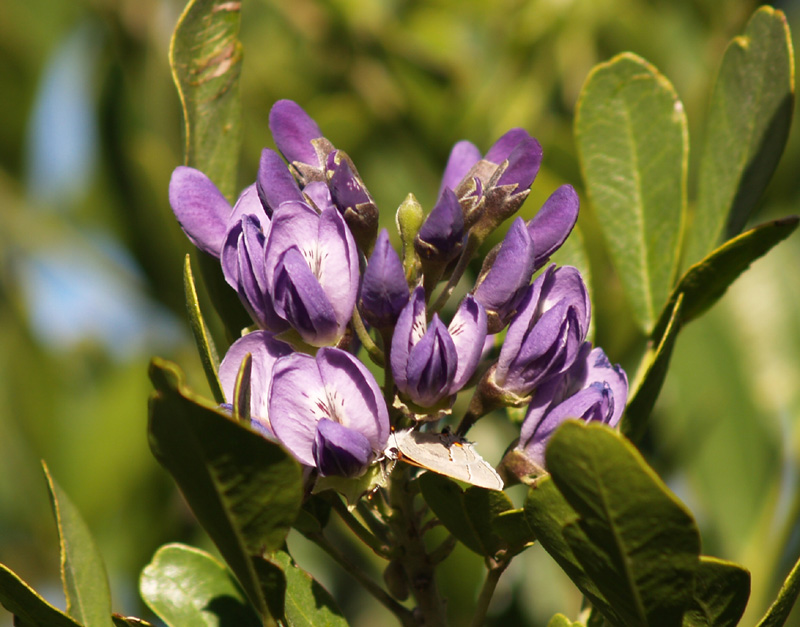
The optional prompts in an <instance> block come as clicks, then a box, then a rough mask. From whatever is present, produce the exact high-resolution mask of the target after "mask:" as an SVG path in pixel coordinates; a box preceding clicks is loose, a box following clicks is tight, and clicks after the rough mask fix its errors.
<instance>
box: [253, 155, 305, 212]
mask: <svg viewBox="0 0 800 627" xmlns="http://www.w3.org/2000/svg"><path fill="white" fill-rule="evenodd" d="M256 187H257V188H258V197H259V198H260V199H261V202H262V204H263V205H264V207H265V208H266V210H267V211H268V212H270V213H271V212H272V211H274V210H275V209H276V208H277V207H278V206H279V205H280V204H281V203H283V202H286V201H289V200H295V201H299V202H303V201H304V199H303V194H301V193H300V187H299V186H298V185H297V181H295V180H294V177H293V176H292V173H291V172H289V168H288V167H287V166H286V162H285V161H284V160H283V159H281V156H280V155H279V154H278V153H277V152H275V151H274V150H270V149H269V148H264V150H262V151H261V160H260V161H259V164H258V178H257V179H256Z"/></svg>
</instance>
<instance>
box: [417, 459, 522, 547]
mask: <svg viewBox="0 0 800 627" xmlns="http://www.w3.org/2000/svg"><path fill="white" fill-rule="evenodd" d="M419 486H420V490H421V491H422V496H423V497H424V499H425V502H426V503H427V504H428V507H430V508H431V510H432V511H433V513H434V514H436V516H437V518H439V520H440V521H441V522H442V524H443V525H444V526H445V527H446V528H447V530H448V531H449V532H450V533H452V534H453V535H454V536H455V537H456V538H457V539H458V540H459V541H460V542H462V543H463V544H464V545H465V546H466V547H467V548H469V549H470V550H472V551H474V552H475V553H477V554H478V555H485V556H492V555H494V554H495V553H497V551H499V550H500V549H502V548H505V547H506V546H507V545H506V542H505V541H504V540H503V538H502V537H500V536H499V535H498V534H497V532H496V531H495V530H494V527H493V522H494V519H495V518H497V517H498V516H499V515H500V514H501V513H502V512H505V511H508V510H511V509H513V507H514V506H513V505H512V503H511V501H510V500H509V498H508V497H507V496H506V494H505V493H504V492H501V491H499V490H486V489H484V488H478V487H474V486H473V487H470V488H467V490H466V491H463V490H462V489H461V488H460V487H459V485H458V484H457V483H456V482H455V481H453V480H451V479H448V478H447V477H445V476H443V475H439V474H437V473H433V472H426V473H424V474H422V475H420V477H419Z"/></svg>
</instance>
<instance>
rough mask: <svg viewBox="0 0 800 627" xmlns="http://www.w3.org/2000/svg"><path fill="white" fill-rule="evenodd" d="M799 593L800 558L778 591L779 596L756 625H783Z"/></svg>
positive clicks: (771, 626)
mask: <svg viewBox="0 0 800 627" xmlns="http://www.w3.org/2000/svg"><path fill="white" fill-rule="evenodd" d="M799 594H800V559H798V560H797V562H795V564H794V567H793V568H792V572H790V573H789V576H788V577H786V580H785V581H784V582H783V585H782V586H781V589H780V592H778V597H777V598H776V599H775V600H774V601H773V602H772V605H770V607H769V609H768V610H767V613H766V614H765V615H764V618H762V619H761V620H760V621H759V622H758V625H756V627H781V626H782V625H783V624H784V623H785V622H786V619H787V618H789V612H791V611H792V608H793V607H794V604H795V601H797V595H799Z"/></svg>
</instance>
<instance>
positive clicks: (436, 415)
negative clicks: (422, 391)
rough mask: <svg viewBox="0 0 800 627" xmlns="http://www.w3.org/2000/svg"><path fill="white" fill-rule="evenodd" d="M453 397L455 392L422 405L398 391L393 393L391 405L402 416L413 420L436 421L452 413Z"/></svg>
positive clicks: (454, 397)
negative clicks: (427, 404)
mask: <svg viewBox="0 0 800 627" xmlns="http://www.w3.org/2000/svg"><path fill="white" fill-rule="evenodd" d="M455 399H456V394H453V395H451V396H445V397H444V398H442V399H441V400H439V401H438V402H437V403H435V404H434V405H432V406H431V407H422V406H421V405H417V404H416V403H415V402H414V401H412V400H411V399H410V398H409V397H408V396H406V395H405V394H402V393H401V392H398V393H397V394H395V397H394V401H393V402H392V407H394V408H395V409H399V410H400V411H401V412H402V413H403V415H404V416H406V417H408V418H411V419H412V420H413V421H414V422H436V421H437V420H441V419H442V418H444V417H445V416H449V415H450V414H452V413H453V402H454V401H455Z"/></svg>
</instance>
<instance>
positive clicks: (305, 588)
mask: <svg viewBox="0 0 800 627" xmlns="http://www.w3.org/2000/svg"><path fill="white" fill-rule="evenodd" d="M272 561H273V563H274V564H276V565H278V566H280V568H281V570H283V573H284V574H285V576H286V610H285V611H286V613H285V620H286V624H287V625H288V626H289V627H318V626H323V627H346V626H347V621H346V620H345V619H344V617H343V616H342V612H341V611H340V610H339V608H338V607H337V606H336V602H335V601H334V600H333V597H332V596H331V595H330V593H329V592H328V591H327V590H326V589H325V588H323V587H322V586H321V585H320V584H319V582H317V581H316V580H315V579H314V578H313V577H312V576H311V575H309V574H308V573H307V572H306V571H304V570H303V569H302V568H299V567H298V566H297V564H295V563H294V560H293V559H292V558H291V557H290V556H289V554H288V553H286V552H285V551H279V552H277V553H276V554H275V555H274V557H273V558H272Z"/></svg>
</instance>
